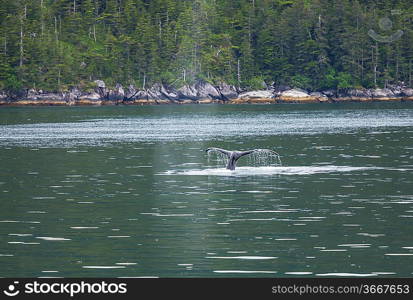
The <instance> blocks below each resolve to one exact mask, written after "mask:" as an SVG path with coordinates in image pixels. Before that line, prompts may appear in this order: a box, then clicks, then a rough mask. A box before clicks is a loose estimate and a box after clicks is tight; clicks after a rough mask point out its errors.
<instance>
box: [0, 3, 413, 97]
mask: <svg viewBox="0 0 413 300" xmlns="http://www.w3.org/2000/svg"><path fill="white" fill-rule="evenodd" d="M410 4H411V3H410V1H409V0H400V1H391V4H390V3H387V2H386V1H379V2H377V1H360V0H359V1H357V0H294V1H293V0H271V1H270V0H254V1H251V0H239V1H232V0H220V1H216V0H194V1H182V0H151V1H147V0H122V1H119V0H105V1H101V0H84V1H80V0H75V1H73V0H43V1H39V0H18V1H7V0H0V24H1V26H0V56H1V62H0V64H1V65H0V78H1V79H0V88H1V89H3V90H4V89H9V90H18V89H22V88H32V87H36V88H42V89H45V90H46V89H47V90H65V89H67V88H68V87H70V86H75V85H88V84H87V82H93V80H95V79H101V80H104V81H105V82H106V83H107V84H108V85H109V86H114V85H115V84H116V83H122V84H124V85H127V84H130V83H132V82H133V83H136V84H137V85H138V86H143V84H144V83H145V86H146V87H148V86H149V85H151V84H153V83H156V82H163V83H166V84H172V85H174V86H182V85H184V84H190V83H193V82H195V81H197V80H204V81H208V82H211V83H219V82H227V83H229V84H233V85H237V86H238V85H240V86H241V87H244V88H249V89H257V88H262V81H264V80H265V81H266V82H276V83H278V84H288V85H292V86H297V87H300V88H305V89H311V90H319V89H327V88H331V89H345V88H350V87H355V86H363V87H375V86H386V85H389V84H397V83H399V82H404V83H405V84H407V85H410V86H411V85H412V81H413V79H412V78H413V67H412V65H413V23H412V16H413V10H412V7H411V5H410ZM391 9H398V10H400V11H401V15H391V14H390V10H391ZM385 15H387V16H389V17H391V19H392V21H393V29H394V31H395V30H397V29H402V30H403V36H402V38H401V39H400V40H398V41H395V42H393V43H380V42H377V41H375V40H374V39H372V38H371V37H370V36H369V35H368V34H367V33H368V31H369V30H370V29H374V30H376V31H377V32H378V34H381V35H390V34H391V33H392V32H384V31H383V30H382V31H380V28H379V26H378V21H379V16H385Z"/></svg>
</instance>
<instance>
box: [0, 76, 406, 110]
mask: <svg viewBox="0 0 413 300" xmlns="http://www.w3.org/2000/svg"><path fill="white" fill-rule="evenodd" d="M95 84H96V87H95V88H94V89H93V90H90V91H81V90H79V89H78V88H76V87H75V88H72V89H70V90H69V91H67V92H45V91H42V90H34V89H30V90H27V91H24V92H21V93H20V95H18V96H17V97H10V96H9V95H7V94H6V93H5V92H1V91H0V106H103V105H159V104H208V103H221V104H224V103H227V104H246V103H250V104H260V103H262V104H275V103H334V102H374V101H413V88H408V87H405V86H393V87H389V88H384V89H380V88H377V89H347V90H345V91H335V90H328V91H322V92H309V91H305V90H302V89H298V88H290V87H287V86H285V87H269V88H268V89H265V90H257V91H240V90H238V89H237V88H236V87H234V86H231V85H228V84H220V85H217V86H215V85H212V84H210V83H207V82H198V83H195V84H193V85H185V86H183V87H181V88H179V89H174V88H171V87H167V86H165V85H162V84H155V85H153V86H152V87H151V88H149V89H140V90H139V89H137V88H136V87H134V86H133V85H130V86H129V87H127V88H124V87H123V86H122V85H120V84H117V85H116V86H115V88H113V89H110V88H107V87H106V84H105V83H104V82H103V81H101V80H96V81H95Z"/></svg>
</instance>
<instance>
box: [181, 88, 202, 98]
mask: <svg viewBox="0 0 413 300" xmlns="http://www.w3.org/2000/svg"><path fill="white" fill-rule="evenodd" d="M177 92H178V96H179V98H180V99H189V100H198V99H199V98H198V93H197V91H196V90H195V88H194V87H193V86H190V85H184V86H183V87H181V88H179V89H178V91H177Z"/></svg>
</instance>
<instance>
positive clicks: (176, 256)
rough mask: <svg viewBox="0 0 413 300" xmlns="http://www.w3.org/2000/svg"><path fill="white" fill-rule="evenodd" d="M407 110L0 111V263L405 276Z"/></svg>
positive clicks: (412, 115)
mask: <svg viewBox="0 0 413 300" xmlns="http://www.w3.org/2000/svg"><path fill="white" fill-rule="evenodd" d="M412 108H413V107H412V106H411V105H409V104H407V103H406V104H403V105H400V106H398V107H397V108H396V109H393V108H392V107H389V106H388V105H386V104H381V105H375V106H374V107H372V106H368V108H366V107H364V106H362V105H360V106H357V105H355V106H351V105H339V106H336V105H331V106H328V105H327V106H317V105H315V106H311V105H310V106H294V105H286V106H234V107H232V106H231V107H228V106H215V105H212V106H202V107H200V106H185V107H180V106H170V107H144V108H136V110H135V108H134V109H132V110H131V108H119V107H111V108H72V109H68V108H19V109H17V108H4V109H2V110H0V153H1V155H0V165H1V166H2V168H1V172H0V243H1V245H2V246H1V248H0V270H1V271H0V276H6V277H31V276H34V277H44V276H59V277H76V276H77V277H79V276H80V277H83V276H85V277H88V276H101V277H234V276H240V277H280V276H289V277H305V276H309V277H323V276H326V277H335V276H337V277H340V276H342V277H349V276H350V277H365V276H374V277H380V276H396V277H411V276H412V270H411V268H410V265H411V262H412V259H413V238H412V236H411V234H410V230H409V229H410V228H411V226H412V221H413V190H412V186H413V185H412V183H413V176H412V169H413V163H412V159H413V154H412V150H413V147H412V146H411V145H412V144H413V143H412V133H413V109H412ZM28 116H30V119H31V120H30V121H28V120H27V118H28ZM208 147H222V148H227V149H239V150H245V149H251V148H268V149H274V150H275V151H277V152H278V153H280V154H281V156H282V161H283V165H282V166H275V165H271V164H270V165H267V166H257V165H255V164H254V162H253V161H251V160H248V159H241V160H240V161H239V162H238V165H239V166H238V167H237V169H236V170H235V171H229V170H226V169H224V168H223V167H222V164H221V165H218V166H217V165H216V162H215V161H208V156H207V155H206V154H205V152H204V150H205V149H206V148H208Z"/></svg>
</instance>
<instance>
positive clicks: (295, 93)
mask: <svg viewBox="0 0 413 300" xmlns="http://www.w3.org/2000/svg"><path fill="white" fill-rule="evenodd" d="M281 97H287V98H307V97H310V94H308V93H307V91H305V90H302V89H298V88H294V89H291V90H286V91H284V92H282V93H281Z"/></svg>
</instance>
